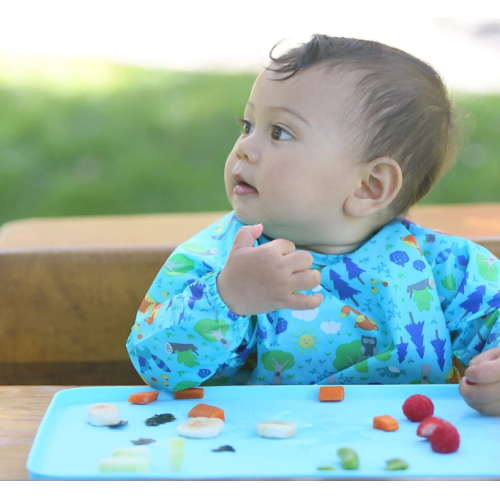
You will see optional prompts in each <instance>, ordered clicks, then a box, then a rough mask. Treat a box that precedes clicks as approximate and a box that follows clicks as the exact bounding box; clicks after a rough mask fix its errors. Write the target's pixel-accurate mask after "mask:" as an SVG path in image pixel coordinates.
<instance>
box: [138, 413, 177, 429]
mask: <svg viewBox="0 0 500 500" xmlns="http://www.w3.org/2000/svg"><path fill="white" fill-rule="evenodd" d="M174 420H175V417H174V416H173V415H172V414H171V413H162V414H161V415H155V416H154V417H151V418H148V419H146V420H145V421H144V422H146V425H153V426H156V425H160V424H166V423H167V422H172V421H174Z"/></svg>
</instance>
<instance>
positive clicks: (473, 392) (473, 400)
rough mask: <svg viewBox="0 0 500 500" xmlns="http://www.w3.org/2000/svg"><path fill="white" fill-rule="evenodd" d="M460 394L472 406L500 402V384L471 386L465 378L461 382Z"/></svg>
mask: <svg viewBox="0 0 500 500" xmlns="http://www.w3.org/2000/svg"><path fill="white" fill-rule="evenodd" d="M458 392H459V393H460V395H461V396H462V397H463V398H464V399H465V402H466V403H467V404H468V405H470V406H472V405H486V404H490V403H494V402H500V382H493V383H491V384H475V385H469V384H467V382H466V378H465V377H464V378H462V380H461V381H460V385H459V386H458ZM473 407H474V406H473Z"/></svg>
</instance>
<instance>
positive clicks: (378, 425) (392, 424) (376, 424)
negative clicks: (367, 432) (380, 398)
mask: <svg viewBox="0 0 500 500" xmlns="http://www.w3.org/2000/svg"><path fill="white" fill-rule="evenodd" d="M373 428H374V429H380V430H381V431H388V432H390V431H397V430H398V429H399V423H398V421H397V420H396V419H395V418H392V417H391V416H390V415H381V416H379V417H374V418H373Z"/></svg>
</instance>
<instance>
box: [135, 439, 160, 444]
mask: <svg viewBox="0 0 500 500" xmlns="http://www.w3.org/2000/svg"><path fill="white" fill-rule="evenodd" d="M131 442H132V443H134V444H135V445H141V444H150V443H156V441H155V440H154V439H143V438H141V439H137V440H136V441H134V440H131Z"/></svg>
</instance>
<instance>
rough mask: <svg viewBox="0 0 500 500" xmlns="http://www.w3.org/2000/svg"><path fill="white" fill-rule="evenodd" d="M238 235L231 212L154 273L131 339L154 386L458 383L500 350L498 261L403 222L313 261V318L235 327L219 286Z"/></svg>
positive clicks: (264, 319) (138, 364)
mask: <svg viewBox="0 0 500 500" xmlns="http://www.w3.org/2000/svg"><path fill="white" fill-rule="evenodd" d="M243 225H244V224H243V223H242V222H240V221H239V220H238V219H237V217H236V215H235V213H234V211H232V212H230V213H228V214H227V215H225V216H224V217H222V218H221V219H219V220H218V221H216V222H214V223H213V224H211V225H210V226H208V227H207V228H205V229H203V230H202V231H200V232H199V233H198V234H196V235H195V236H193V237H192V238H190V239H189V240H188V241H186V242H185V243H183V244H181V245H179V246H178V247H177V248H176V249H175V250H174V252H172V254H171V255H170V257H169V258H168V259H167V261H166V262H165V264H164V265H163V267H162V268H161V269H160V271H159V272H158V275H157V276H156V278H155V280H154V281H153V283H152V285H151V287H150V288H149V290H148V292H147V294H146V296H145V298H144V300H143V302H142V304H141V305H140V307H139V310H138V312H137V317H136V321H135V324H134V326H133V327H132V331H131V333H130V336H129V338H128V340H127V349H128V352H129V355H130V358H131V360H132V363H133V365H134V367H135V368H136V370H137V371H138V372H139V374H140V375H141V377H142V378H143V380H144V381H145V382H146V383H147V384H148V385H150V386H151V387H153V388H155V389H159V390H166V391H172V390H173V391H178V390H182V389H187V388H189V387H195V386H199V385H205V386H207V385H233V384H292V385H295V384H388V383H390V384H420V383H426V384H427V383H431V384H443V383H458V382H459V380H460V378H461V376H462V375H463V372H464V370H465V368H466V367H467V366H468V364H469V361H470V359H471V358H472V357H474V356H476V355H477V354H479V353H480V352H482V351H484V350H486V349H489V348H492V347H498V346H500V321H499V320H498V317H499V311H498V308H499V307H500V280H499V276H498V273H499V270H500V261H499V260H498V259H497V258H496V257H495V256H494V255H493V254H491V253H490V252H489V251H488V250H487V249H485V248H484V247H482V246H480V245H478V244H476V243H474V242H471V241H469V240H467V239H464V238H461V237H458V236H452V235H448V234H445V233H443V232H441V231H438V230H432V229H428V228H425V227H422V226H420V225H418V224H415V223H414V222H411V221H409V220H407V219H403V218H401V217H397V218H395V219H393V220H392V221H391V222H390V223H388V224H387V225H386V226H384V227H383V228H382V229H380V230H379V231H378V232H377V233H376V234H375V235H373V236H372V237H371V238H370V239H369V240H368V241H367V242H366V243H365V244H364V245H363V246H361V247H360V248H358V249H357V250H356V251H354V252H352V253H350V254H344V255H325V254H319V253H315V252H311V251H310V253H311V255H312V256H313V258H314V263H313V265H312V266H311V269H318V270H319V271H320V272H321V275H322V280H321V285H319V286H318V287H316V288H315V289H313V290H308V291H300V292H301V293H304V294H308V295H314V294H315V293H317V292H320V293H321V294H322V295H323V296H324V300H323V302H322V303H321V305H320V306H319V307H318V308H316V309H311V310H291V309H281V310H277V311H273V312H269V313H266V314H258V315H255V316H238V315H237V314H235V313H233V312H232V311H231V310H230V309H229V308H228V307H227V305H226V304H225V303H224V302H223V301H222V299H221V297H220V295H219V293H218V290H217V282H216V278H217V275H218V273H219V272H220V271H221V270H222V269H223V268H224V265H225V263H226V260H227V258H228V256H229V252H230V250H231V248H232V245H233V243H234V239H235V236H236V233H237V232H238V230H239V229H240V227H242V226H243ZM264 229H265V228H264ZM270 241H271V240H270V239H268V238H267V237H266V236H265V235H264V234H262V235H261V236H260V237H259V238H258V239H257V240H256V241H255V243H254V246H258V245H264V244H266V243H269V242H270ZM264 286H265V285H264Z"/></svg>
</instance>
